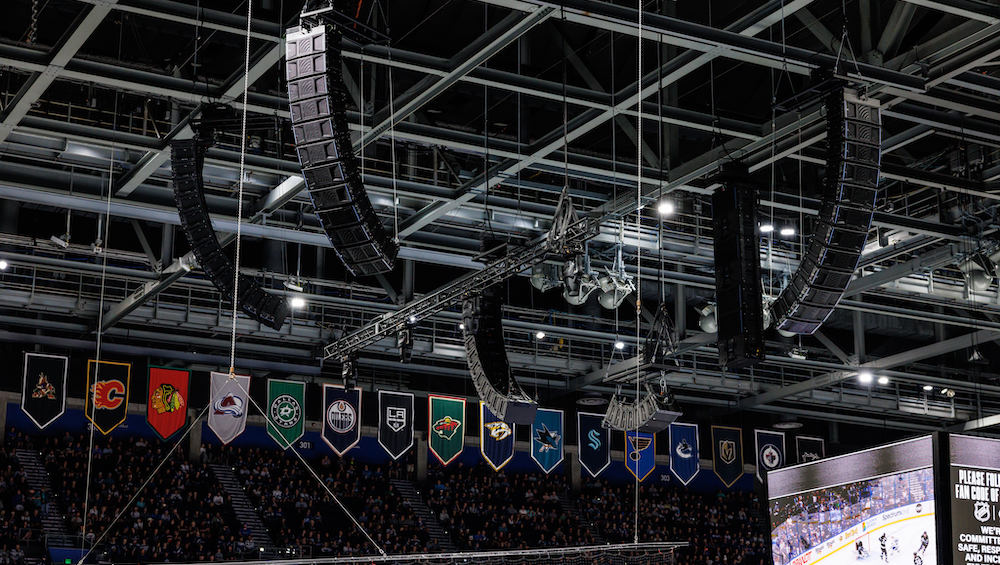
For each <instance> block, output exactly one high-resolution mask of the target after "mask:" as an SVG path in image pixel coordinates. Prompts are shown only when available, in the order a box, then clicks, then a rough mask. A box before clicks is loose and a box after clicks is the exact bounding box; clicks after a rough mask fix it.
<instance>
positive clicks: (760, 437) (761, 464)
mask: <svg viewBox="0 0 1000 565" xmlns="http://www.w3.org/2000/svg"><path fill="white" fill-rule="evenodd" d="M753 435H754V447H756V449H757V478H758V479H760V480H761V482H763V481H764V479H766V478H767V474H768V473H769V472H771V471H773V470H775V469H780V468H781V467H784V466H785V434H784V433H783V432H773V431H770V430H754V432H753Z"/></svg>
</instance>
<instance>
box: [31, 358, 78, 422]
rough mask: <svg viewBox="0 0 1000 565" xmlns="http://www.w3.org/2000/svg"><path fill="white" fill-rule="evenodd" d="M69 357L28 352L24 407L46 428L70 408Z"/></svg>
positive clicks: (33, 420) (33, 419)
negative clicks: (67, 371)
mask: <svg viewBox="0 0 1000 565" xmlns="http://www.w3.org/2000/svg"><path fill="white" fill-rule="evenodd" d="M68 367H69V358H67V357H63V356H61V355H44V354H42V353H25V354H24V382H23V383H22V388H21V410H23V411H24V413H25V414H27V416H28V418H29V419H31V421H32V422H34V423H35V425H36V426H38V429H40V430H41V429H45V426H48V425H49V424H51V423H52V422H55V421H56V420H57V419H59V416H62V415H63V413H64V412H65V411H66V370H67V368H68Z"/></svg>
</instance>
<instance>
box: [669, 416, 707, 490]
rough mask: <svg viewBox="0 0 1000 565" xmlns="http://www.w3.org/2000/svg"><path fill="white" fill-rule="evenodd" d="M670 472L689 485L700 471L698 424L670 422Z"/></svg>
mask: <svg viewBox="0 0 1000 565" xmlns="http://www.w3.org/2000/svg"><path fill="white" fill-rule="evenodd" d="M669 434H670V472H671V473H673V474H674V476H675V477H677V480H679V481H680V482H681V484H684V485H687V484H688V483H690V482H691V481H692V480H694V478H695V477H696V476H698V471H700V470H701V469H700V463H701V461H700V457H701V454H700V453H699V449H698V424H682V423H680V422H673V423H671V424H670V432H669Z"/></svg>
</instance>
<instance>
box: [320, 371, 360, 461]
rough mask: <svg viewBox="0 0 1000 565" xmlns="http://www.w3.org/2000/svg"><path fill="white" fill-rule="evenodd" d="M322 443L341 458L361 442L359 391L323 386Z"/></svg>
mask: <svg viewBox="0 0 1000 565" xmlns="http://www.w3.org/2000/svg"><path fill="white" fill-rule="evenodd" d="M323 441H325V442H326V444H327V445H329V446H330V449H332V450H333V452H334V453H336V454H337V456H338V457H343V456H344V454H345V453H347V450H349V449H350V448H352V447H354V446H355V445H357V444H358V442H359V441H361V389H360V388H352V389H350V390H348V389H345V388H344V387H343V385H331V384H325V385H323Z"/></svg>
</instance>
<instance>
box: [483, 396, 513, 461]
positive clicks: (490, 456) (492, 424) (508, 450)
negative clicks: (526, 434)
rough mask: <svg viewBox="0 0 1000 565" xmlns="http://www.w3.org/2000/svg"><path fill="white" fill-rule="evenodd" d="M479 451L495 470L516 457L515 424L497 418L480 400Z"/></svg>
mask: <svg viewBox="0 0 1000 565" xmlns="http://www.w3.org/2000/svg"><path fill="white" fill-rule="evenodd" d="M479 452H480V453H482V454H483V459H485V460H486V462H487V463H489V465H490V467H493V470H494V471H499V470H500V469H503V468H504V465H506V464H507V463H510V460H511V459H513V458H514V424H512V423H510V422H504V421H503V420H501V419H500V418H497V417H496V416H495V415H494V414H493V412H492V411H491V410H490V409H489V407H488V406H486V403H485V402H482V401H480V402H479Z"/></svg>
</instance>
